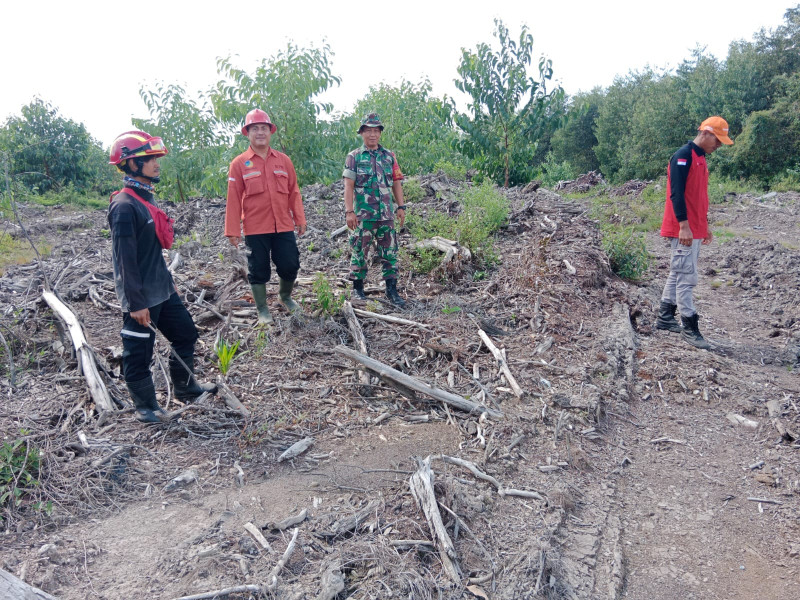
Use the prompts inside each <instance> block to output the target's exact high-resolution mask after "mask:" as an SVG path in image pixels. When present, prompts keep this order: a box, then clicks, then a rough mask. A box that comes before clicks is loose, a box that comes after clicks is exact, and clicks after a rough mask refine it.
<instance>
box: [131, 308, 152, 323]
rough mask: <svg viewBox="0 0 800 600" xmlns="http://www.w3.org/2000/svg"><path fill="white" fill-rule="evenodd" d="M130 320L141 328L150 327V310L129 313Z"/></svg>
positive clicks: (144, 309)
mask: <svg viewBox="0 0 800 600" xmlns="http://www.w3.org/2000/svg"><path fill="white" fill-rule="evenodd" d="M131 319H133V320H134V321H136V322H137V323H138V324H139V325H141V326H142V327H147V326H148V325H150V309H149V308H143V309H142V310H135V311H133V312H132V313H131Z"/></svg>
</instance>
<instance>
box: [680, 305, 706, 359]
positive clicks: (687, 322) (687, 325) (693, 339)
mask: <svg viewBox="0 0 800 600" xmlns="http://www.w3.org/2000/svg"><path fill="white" fill-rule="evenodd" d="M699 318H700V317H699V315H698V314H697V313H695V314H693V315H692V316H691V317H684V316H683V315H681V322H682V323H683V329H682V330H681V337H683V339H684V340H686V341H687V342H689V343H690V344H691V345H692V346H694V347H695V348H700V349H701V350H708V349H710V348H711V344H709V343H708V342H707V341H706V340H705V338H703V336H702V335H701V334H700V329H699V328H698V326H697V321H698V320H699Z"/></svg>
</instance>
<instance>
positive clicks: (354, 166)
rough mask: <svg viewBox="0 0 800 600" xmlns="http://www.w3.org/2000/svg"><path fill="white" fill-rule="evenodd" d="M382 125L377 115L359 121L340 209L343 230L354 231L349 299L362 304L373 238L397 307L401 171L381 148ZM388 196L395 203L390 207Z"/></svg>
mask: <svg viewBox="0 0 800 600" xmlns="http://www.w3.org/2000/svg"><path fill="white" fill-rule="evenodd" d="M382 131H383V124H382V123H381V120H380V118H379V117H378V115H376V114H375V113H370V114H368V115H367V116H366V117H364V119H363V120H362V121H361V127H360V128H359V130H358V133H359V135H361V139H362V140H364V144H363V145H362V146H361V147H360V148H358V149H356V150H353V151H352V152H351V153H350V154H348V155H347V158H346V159H345V163H344V172H343V173H342V177H343V178H344V209H345V217H346V218H347V227H348V228H349V229H350V230H351V231H353V235H352V236H351V237H350V246H351V247H352V249H353V253H352V256H351V258H350V277H349V278H350V280H351V281H352V282H353V297H354V298H357V299H360V300H366V296H365V295H364V280H365V279H366V277H367V256H368V254H369V247H370V244H371V243H372V240H373V239H374V240H375V245H376V247H377V248H378V254H379V255H380V257H381V261H382V262H383V278H384V279H385V280H386V297H387V298H389V300H390V301H391V303H392V304H394V305H395V306H397V307H398V308H405V304H406V303H405V301H404V300H403V299H402V298H401V297H400V295H399V294H398V293H397V231H396V230H395V213H397V220H398V222H399V226H400V227H401V228H402V227H403V223H404V222H405V220H406V209H405V206H404V205H405V200H404V198H403V185H402V181H403V173H402V172H401V171H400V167H399V166H398V164H397V159H396V158H395V156H394V152H392V151H391V150H387V149H386V148H384V147H383V146H381V145H380V143H379V142H380V139H381V132H382ZM392 194H394V199H395V201H396V202H397V207H396V208H394V209H393V205H392Z"/></svg>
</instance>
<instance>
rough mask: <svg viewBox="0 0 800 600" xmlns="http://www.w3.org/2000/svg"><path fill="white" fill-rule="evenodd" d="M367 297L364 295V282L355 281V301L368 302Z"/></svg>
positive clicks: (360, 280)
mask: <svg viewBox="0 0 800 600" xmlns="http://www.w3.org/2000/svg"><path fill="white" fill-rule="evenodd" d="M366 299H367V296H366V295H365V294H364V280H363V279H355V280H353V300H366Z"/></svg>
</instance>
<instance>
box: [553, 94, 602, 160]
mask: <svg viewBox="0 0 800 600" xmlns="http://www.w3.org/2000/svg"><path fill="white" fill-rule="evenodd" d="M602 102H603V92H602V90H601V89H599V88H595V89H594V90H592V91H591V92H588V93H580V94H577V95H575V96H573V97H572V98H571V99H570V103H569V108H568V109H567V114H566V117H565V119H564V122H563V125H562V126H561V127H560V128H559V129H557V130H556V131H555V133H554V134H553V137H552V138H551V140H550V145H551V149H552V152H553V160H554V161H555V162H556V163H563V162H567V163H569V164H570V166H572V167H573V168H574V169H575V170H576V171H577V172H578V173H588V172H589V171H595V170H597V169H599V168H600V161H599V160H597V155H596V154H595V152H594V147H595V146H596V145H597V137H596V136H595V134H594V124H595V121H597V115H598V114H599V112H600V105H601V104H602Z"/></svg>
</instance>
